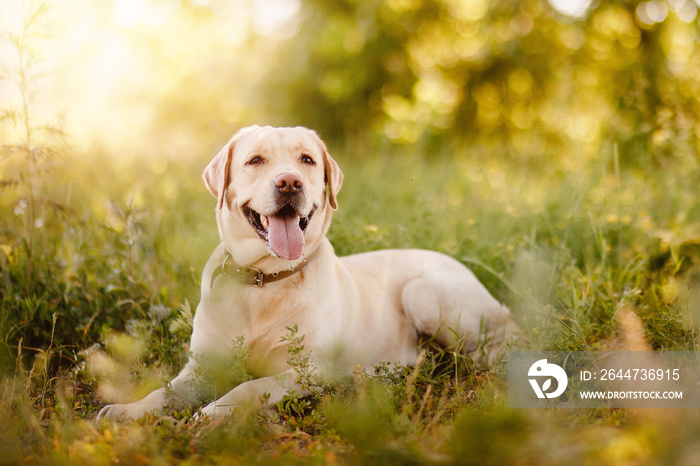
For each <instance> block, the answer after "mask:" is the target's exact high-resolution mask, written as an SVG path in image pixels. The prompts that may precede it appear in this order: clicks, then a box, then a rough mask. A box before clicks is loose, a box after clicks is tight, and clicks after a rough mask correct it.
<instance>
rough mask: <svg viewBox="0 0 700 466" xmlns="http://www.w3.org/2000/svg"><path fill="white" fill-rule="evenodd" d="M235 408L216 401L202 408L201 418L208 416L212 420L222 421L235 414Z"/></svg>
mask: <svg viewBox="0 0 700 466" xmlns="http://www.w3.org/2000/svg"><path fill="white" fill-rule="evenodd" d="M233 408H234V407H233V406H232V405H225V404H221V403H217V402H216V401H214V402H212V403H209V404H208V405H206V406H205V407H204V408H202V411H201V413H202V414H201V417H205V416H206V417H208V418H209V419H211V420H215V419H221V418H224V417H226V416H229V415H230V414H231V413H232V412H233ZM199 417H200V416H197V418H199Z"/></svg>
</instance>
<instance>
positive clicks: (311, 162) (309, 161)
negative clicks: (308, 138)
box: [301, 154, 316, 165]
mask: <svg viewBox="0 0 700 466" xmlns="http://www.w3.org/2000/svg"><path fill="white" fill-rule="evenodd" d="M301 162H302V163H306V164H309V165H316V162H314V159H312V158H311V156H310V155H306V154H302V156H301Z"/></svg>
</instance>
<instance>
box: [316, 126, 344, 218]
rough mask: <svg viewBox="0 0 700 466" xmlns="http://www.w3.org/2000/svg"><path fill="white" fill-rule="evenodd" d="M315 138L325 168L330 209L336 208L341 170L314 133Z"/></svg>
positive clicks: (341, 181)
mask: <svg viewBox="0 0 700 466" xmlns="http://www.w3.org/2000/svg"><path fill="white" fill-rule="evenodd" d="M314 134H315V133H314ZM316 138H317V139H318V143H319V145H320V146H321V151H322V152H323V166H324V168H325V170H326V174H325V176H326V179H325V182H326V186H327V187H328V203H329V204H330V206H331V209H333V210H338V191H340V186H341V185H342V184H343V172H342V171H341V170H340V167H339V166H338V163H337V162H336V161H335V160H333V157H331V155H330V154H329V153H328V149H327V148H326V144H325V143H324V142H323V140H322V139H321V138H320V137H318V135H316Z"/></svg>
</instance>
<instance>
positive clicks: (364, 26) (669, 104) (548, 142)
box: [260, 0, 700, 166]
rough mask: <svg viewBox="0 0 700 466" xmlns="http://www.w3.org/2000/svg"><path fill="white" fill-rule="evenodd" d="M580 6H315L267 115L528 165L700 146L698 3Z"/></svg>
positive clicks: (659, 157)
mask: <svg viewBox="0 0 700 466" xmlns="http://www.w3.org/2000/svg"><path fill="white" fill-rule="evenodd" d="M574 3H576V2H574ZM578 4H579V6H580V7H581V11H580V12H579V13H580V17H577V16H567V15H566V14H563V13H560V12H559V11H557V10H556V9H555V8H554V7H553V6H552V5H551V4H550V3H549V2H548V1H547V0H524V1H516V0H493V1H487V0H374V1H371V2H360V1H354V0H330V1H317V0H306V1H304V2H303V4H302V13H301V14H302V18H303V23H302V27H301V28H300V30H299V32H298V34H297V35H296V36H294V37H292V38H290V39H288V40H286V41H284V42H282V43H281V44H280V46H279V47H278V48H277V49H276V51H275V52H274V54H272V55H271V56H270V58H269V59H267V60H266V64H267V73H266V77H265V79H264V80H262V81H261V84H260V86H261V87H260V89H262V90H263V92H262V94H263V96H264V104H263V105H264V107H265V109H266V110H267V113H268V114H269V115H272V117H271V119H272V120H276V121H274V123H281V124H289V123H300V124H306V125H308V126H311V127H314V128H316V129H318V130H319V131H320V132H321V133H322V134H323V135H324V136H326V137H327V138H330V139H335V138H338V139H344V138H358V137H361V136H362V135H363V134H365V135H366V134H367V133H370V134H372V135H374V136H380V137H382V138H389V139H390V140H392V141H394V142H398V143H413V142H417V141H422V142H425V141H430V140H436V141H438V142H442V141H444V140H447V139H448V138H449V139H450V140H455V139H458V140H461V141H462V142H464V143H469V144H481V145H483V146H484V147H486V148H488V147H493V146H495V145H499V144H500V145H503V146H507V147H508V148H509V149H508V151H509V152H510V153H512V154H513V156H514V157H515V158H516V159H527V158H529V157H533V156H538V157H539V156H546V158H547V159H549V158H551V157H557V158H560V157H559V155H560V154H561V153H562V150H566V151H567V152H566V153H567V154H570V153H571V152H572V151H573V152H577V153H579V152H580V153H582V154H588V155H589V156H594V155H595V154H597V153H598V152H599V151H600V149H601V145H602V144H607V145H608V146H610V145H612V143H615V144H619V145H620V148H621V155H622V157H625V158H627V159H629V161H630V162H635V163H639V164H640V165H641V164H643V165H645V166H646V165H648V164H647V162H650V161H651V162H654V163H663V162H664V160H667V159H669V158H670V157H673V155H674V153H675V152H676V151H677V149H678V147H677V146H678V141H685V142H688V143H692V144H693V147H694V148H696V147H697V139H698V132H699V131H700V125H699V122H698V118H697V116H696V115H698V110H700V109H699V108H698V98H699V97H700V86H698V82H699V78H700V59H698V58H697V57H698V56H700V55H698V54H697V53H696V52H697V51H698V50H697V49H698V35H699V28H698V21H697V7H696V5H695V3H693V2H692V1H691V0H668V1H667V2H663V1H661V0H652V1H647V2H641V3H640V2H636V1H627V0H617V1H615V0H612V1H605V0H603V1H600V2H596V3H594V4H593V5H589V4H587V3H586V1H585V0H581V1H580V2H578ZM642 154H644V155H643V156H642ZM640 157H648V158H651V160H649V159H645V160H641V159H640Z"/></svg>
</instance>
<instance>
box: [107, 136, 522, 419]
mask: <svg viewBox="0 0 700 466" xmlns="http://www.w3.org/2000/svg"><path fill="white" fill-rule="evenodd" d="M203 178H204V182H205V184H206V186H207V188H208V189H209V191H210V192H211V193H212V194H213V195H214V196H215V197H216V199H217V202H216V220H217V224H218V229H219V233H220V236H221V244H220V245H219V246H218V247H217V248H216V249H215V251H214V252H213V254H212V255H211V257H210V258H209V261H208V262H207V264H206V266H205V268H204V272H203V276H202V285H201V286H202V289H201V301H200V303H199V306H198V307H197V311H196V313H195V316H194V325H193V331H192V339H191V343H190V349H191V352H192V357H191V358H190V359H189V361H188V362H187V364H186V365H185V367H184V369H183V370H182V371H181V372H180V374H179V375H178V376H177V377H175V379H174V380H173V381H172V382H171V383H170V384H169V386H168V387H167V388H161V389H158V390H156V391H154V392H152V393H151V394H149V395H148V396H146V397H145V398H143V399H142V400H140V401H137V402H135V403H130V404H113V405H108V406H105V407H104V408H103V409H102V410H101V411H100V413H99V417H106V418H113V419H116V418H131V419H135V418H139V417H141V416H143V415H145V414H147V413H150V412H152V411H156V410H161V409H162V408H164V407H166V406H169V407H176V406H182V405H183V404H186V403H194V400H195V399H196V397H195V395H194V393H193V388H192V385H193V384H192V380H193V378H194V374H195V370H196V368H197V365H198V360H199V358H198V357H197V356H198V355H203V354H208V353H213V354H224V353H227V352H229V351H231V350H232V348H233V345H234V342H235V341H237V340H238V339H240V338H241V337H242V338H243V341H244V345H245V347H246V348H247V352H248V358H249V360H248V363H247V365H248V370H249V371H250V372H251V373H252V374H253V375H254V377H255V378H254V379H253V380H249V381H247V382H244V383H242V384H240V385H238V386H236V387H235V388H233V389H232V390H230V391H229V392H228V393H226V394H224V395H223V396H221V397H219V398H218V399H215V400H213V401H211V403H210V404H208V405H207V406H205V407H204V408H203V409H202V410H201V415H205V416H208V417H210V418H216V417H221V416H225V415H228V414H230V413H231V412H232V411H233V410H234V409H235V408H236V407H237V406H241V405H242V404H244V403H249V402H252V403H256V402H267V404H268V405H272V406H274V404H276V403H277V402H279V401H280V400H281V399H282V398H283V397H284V396H285V394H287V393H288V392H289V391H290V390H295V391H296V392H297V393H304V390H303V389H302V386H301V385H300V382H299V380H298V377H297V373H296V372H295V369H294V368H293V367H291V366H290V365H289V364H288V362H287V361H288V359H289V355H288V354H287V347H288V344H289V339H288V338H284V337H285V336H286V335H288V333H289V328H290V327H292V326H296V328H297V331H298V335H303V336H304V340H303V344H304V345H305V349H306V350H308V351H309V354H310V357H311V359H312V361H313V367H315V370H318V371H323V370H325V369H329V370H337V369H339V370H340V371H341V372H344V373H352V371H353V370H355V369H356V368H357V367H360V368H363V369H371V368H372V367H373V366H374V365H376V364H378V363H380V362H389V363H397V364H404V365H410V364H412V363H414V362H415V360H416V358H417V355H418V346H419V345H418V342H419V335H420V334H425V335H429V336H432V337H434V338H435V339H436V340H437V341H438V342H439V343H440V344H442V345H445V346H449V345H453V344H456V343H457V342H458V341H461V342H462V344H464V346H465V347H466V349H467V351H471V352H474V353H475V354H476V353H479V355H480V356H479V357H478V358H476V359H475V360H481V361H482V362H483V364H484V365H489V364H491V363H493V361H494V359H495V356H496V354H497V352H498V351H499V349H500V348H501V347H503V345H504V344H505V343H508V342H509V341H511V340H512V338H513V336H514V335H515V334H516V333H517V326H516V325H515V324H514V323H513V321H512V320H511V318H510V312H509V310H508V308H507V307H505V306H504V305H502V304H500V303H499V302H498V301H496V299H494V298H493V297H492V296H491V295H490V294H489V292H488V291H487V290H486V288H484V286H483V285H482V284H481V283H480V282H479V281H478V280H477V278H476V277H475V276H474V274H473V273H472V272H471V271H470V270H469V269H467V268H466V267H465V266H464V265H462V264H461V263H460V262H458V261H456V260H454V259H452V258H450V257H447V256H445V255H442V254H440V253H437V252H432V251H425V250H406V249H402V250H382V251H374V252H366V253H362V254H357V255H351V256H347V257H342V258H339V257H337V256H336V255H335V253H334V250H333V246H332V245H331V243H330V241H329V240H328V239H327V238H326V233H327V232H328V229H329V227H330V224H331V216H332V214H333V211H334V210H336V209H337V208H338V200H337V196H338V191H339V190H340V186H341V184H342V182H343V174H342V172H341V171H340V168H339V167H338V164H337V163H336V162H335V160H333V158H332V157H331V156H330V155H329V154H328V151H327V149H326V146H325V144H324V143H323V141H322V140H321V139H320V138H319V137H318V136H317V134H316V133H315V132H314V131H312V130H309V129H306V128H303V127H296V128H275V127H269V126H266V127H259V126H252V127H248V128H244V129H242V130H240V131H239V132H238V133H236V134H235V135H234V136H233V138H232V139H231V140H230V141H229V142H228V144H226V145H225V146H224V148H223V149H222V150H221V152H219V153H218V155H216V157H214V159H213V160H212V161H211V163H210V164H209V165H208V166H207V167H206V169H205V171H204V175H203Z"/></svg>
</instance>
